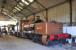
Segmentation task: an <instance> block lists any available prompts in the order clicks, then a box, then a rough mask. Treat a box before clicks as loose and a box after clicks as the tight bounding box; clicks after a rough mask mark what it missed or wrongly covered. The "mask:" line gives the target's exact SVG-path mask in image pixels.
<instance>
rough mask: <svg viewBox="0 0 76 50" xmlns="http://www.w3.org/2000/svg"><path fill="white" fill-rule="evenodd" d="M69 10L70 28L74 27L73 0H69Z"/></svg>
mask: <svg viewBox="0 0 76 50" xmlns="http://www.w3.org/2000/svg"><path fill="white" fill-rule="evenodd" d="M69 8H70V26H72V0H69Z"/></svg>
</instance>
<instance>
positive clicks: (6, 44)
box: [0, 36, 67, 50]
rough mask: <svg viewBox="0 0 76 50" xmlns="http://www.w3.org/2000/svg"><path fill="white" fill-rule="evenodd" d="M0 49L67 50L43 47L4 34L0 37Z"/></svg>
mask: <svg viewBox="0 0 76 50" xmlns="http://www.w3.org/2000/svg"><path fill="white" fill-rule="evenodd" d="M0 50H67V49H65V48H63V47H59V46H56V47H45V46H42V45H40V44H36V43H33V42H32V41H30V40H27V39H19V38H16V37H11V36H6V37H2V38H0Z"/></svg>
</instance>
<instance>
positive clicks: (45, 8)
mask: <svg viewBox="0 0 76 50" xmlns="http://www.w3.org/2000/svg"><path fill="white" fill-rule="evenodd" d="M35 2H36V3H37V4H39V5H40V6H42V7H43V8H44V9H46V7H45V6H43V5H42V4H41V3H40V2H38V1H37V0H35Z"/></svg>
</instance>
